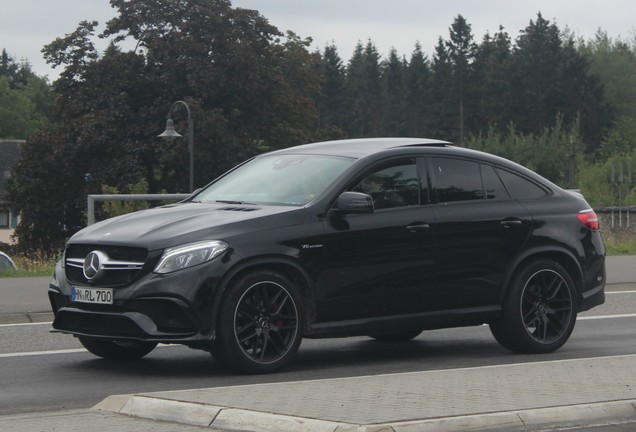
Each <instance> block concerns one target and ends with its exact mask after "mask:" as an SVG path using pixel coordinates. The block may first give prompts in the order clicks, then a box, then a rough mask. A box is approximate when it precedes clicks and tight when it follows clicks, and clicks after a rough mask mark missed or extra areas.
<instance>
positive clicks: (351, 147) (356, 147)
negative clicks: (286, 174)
mask: <svg viewBox="0 0 636 432" xmlns="http://www.w3.org/2000/svg"><path fill="white" fill-rule="evenodd" d="M448 144H450V143H449V142H446V141H440V140H433V139H428V138H358V139H348V140H336V141H323V142H318V143H313V144H305V145H300V146H296V147H289V148H286V149H283V150H278V151H276V152H274V153H276V154H282V153H286V154H299V153H301V154H325V155H331V156H348V157H355V158H360V157H363V156H367V155H370V154H373V153H377V152H379V151H383V150H389V149H393V148H398V147H413V146H436V147H444V146H446V145H448Z"/></svg>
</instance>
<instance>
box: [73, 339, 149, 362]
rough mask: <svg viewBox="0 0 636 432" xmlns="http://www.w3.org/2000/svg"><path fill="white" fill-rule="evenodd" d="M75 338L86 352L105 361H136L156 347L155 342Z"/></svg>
mask: <svg viewBox="0 0 636 432" xmlns="http://www.w3.org/2000/svg"><path fill="white" fill-rule="evenodd" d="M77 338H78V339H79V341H80V343H81V344H82V345H83V346H84V348H86V349H87V350H88V352H90V353H91V354H94V355H96V356H97V357H102V358H104V359H107V360H137V359H139V358H142V357H143V356H145V355H146V354H148V353H150V352H151V351H152V350H154V349H155V347H156V346H157V343H156V342H143V341H133V340H130V341H128V340H126V341H124V340H122V341H114V340H108V339H95V338H89V337H85V336H78V337H77Z"/></svg>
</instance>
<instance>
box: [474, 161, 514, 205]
mask: <svg viewBox="0 0 636 432" xmlns="http://www.w3.org/2000/svg"><path fill="white" fill-rule="evenodd" d="M481 174H482V176H483V179H484V189H486V199H489V200H490V199H510V195H508V192H507V191H506V188H505V187H504V185H503V183H502V182H501V179H500V178H499V176H498V175H497V173H496V172H495V169H494V168H493V167H492V166H490V165H482V166H481Z"/></svg>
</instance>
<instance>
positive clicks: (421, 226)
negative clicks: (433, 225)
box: [406, 223, 429, 232]
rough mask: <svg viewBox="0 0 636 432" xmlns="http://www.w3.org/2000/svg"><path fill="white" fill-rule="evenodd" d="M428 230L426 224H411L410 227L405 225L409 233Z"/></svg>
mask: <svg viewBox="0 0 636 432" xmlns="http://www.w3.org/2000/svg"><path fill="white" fill-rule="evenodd" d="M428 228H429V226H428V224H427V223H422V224H421V223H415V224H411V225H407V226H406V229H407V230H409V231H413V232H415V231H424V230H427V229H428Z"/></svg>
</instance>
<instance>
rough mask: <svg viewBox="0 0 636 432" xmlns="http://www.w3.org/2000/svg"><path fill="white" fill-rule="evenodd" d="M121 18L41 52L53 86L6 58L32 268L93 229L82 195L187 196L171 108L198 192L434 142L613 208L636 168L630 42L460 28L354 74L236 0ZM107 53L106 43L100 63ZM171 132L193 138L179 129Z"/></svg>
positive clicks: (0, 131) (542, 29) (4, 74)
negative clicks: (617, 175) (354, 150)
mask: <svg viewBox="0 0 636 432" xmlns="http://www.w3.org/2000/svg"><path fill="white" fill-rule="evenodd" d="M110 3H111V5H112V6H113V8H115V9H116V10H117V16H116V18H114V19H112V20H111V21H109V22H108V23H107V26H106V30H105V31H104V32H103V33H102V34H100V35H96V34H95V28H96V26H97V23H96V22H94V21H83V22H81V23H79V24H78V27H77V29H76V30H75V31H74V32H73V33H70V34H67V35H65V36H63V37H60V38H58V39H56V40H54V41H52V42H51V43H50V44H48V45H47V46H45V47H44V49H43V53H44V55H45V58H46V59H47V61H48V62H49V63H50V64H52V65H54V66H56V67H58V68H60V69H61V73H60V76H59V78H58V79H57V80H56V81H55V82H53V83H50V84H49V83H48V82H47V81H46V80H45V79H43V78H39V77H37V76H35V75H34V74H33V73H32V72H31V71H30V68H29V66H28V63H25V62H23V63H21V64H20V63H17V62H15V61H14V60H13V59H12V58H11V57H10V56H9V55H8V54H7V53H6V51H3V57H2V69H0V136H1V137H3V138H28V139H27V142H26V145H25V147H24V151H23V155H22V160H21V161H20V162H19V163H18V165H17V166H16V167H15V169H14V171H13V173H12V175H11V178H10V181H9V182H8V185H7V186H8V188H9V190H10V197H9V198H10V200H11V204H12V205H13V206H14V207H15V208H16V209H19V210H20V211H21V214H22V220H21V224H20V225H19V228H18V230H17V234H16V235H17V240H19V247H20V248H21V249H22V250H23V251H36V250H37V251H39V253H50V254H55V253H58V251H59V250H60V249H61V248H62V247H63V244H64V242H65V240H66V239H67V238H68V237H69V236H70V235H72V234H73V233H74V232H76V231H77V230H79V229H80V228H82V227H83V226H84V225H85V223H86V219H85V217H86V216H85V208H86V195H87V194H90V193H101V192H102V191H103V190H111V191H112V190H117V191H121V192H131V191H134V190H144V191H147V192H150V193H157V192H160V191H168V192H171V193H176V192H186V191H187V188H188V186H187V185H188V175H189V173H188V169H187V166H188V162H187V157H188V154H187V150H186V147H185V144H184V143H183V142H181V143H179V142H177V143H166V142H162V141H161V140H159V139H158V138H157V137H156V136H157V134H158V133H160V132H161V131H162V130H163V127H164V124H165V117H166V114H167V111H168V109H169V107H170V106H171V104H172V103H173V102H174V101H176V100H184V101H186V102H187V103H188V105H189V106H190V108H191V111H192V115H193V118H194V124H195V187H200V186H203V185H204V184H206V183H207V182H209V181H210V180H212V179H214V178H215V177H216V176H218V175H219V174H221V173H223V172H224V171H225V170H227V169H228V168H230V167H231V166H233V165H234V164H236V163H238V162H240V161H242V160H244V159H245V158H248V157H250V156H252V155H254V154H257V153H259V152H263V151H267V150H272V149H277V148H284V147H288V146H292V145H297V144H302V143H306V142H311V141H318V140H326V139H340V138H347V137H370V136H424V137H431V138H439V139H445V140H449V141H452V142H454V143H455V144H456V145H461V146H468V147H473V148H477V149H480V150H485V151H488V152H492V153H496V154H499V155H502V156H504V157H507V158H509V159H512V160H515V161H517V162H520V163H522V164H524V165H526V166H528V167H529V168H531V169H533V170H536V171H538V172H539V173H540V174H542V175H544V176H546V177H547V178H549V179H550V180H552V181H554V182H556V183H558V184H560V185H562V186H566V187H572V188H580V189H581V190H582V191H583V192H584V194H585V195H586V197H587V198H588V199H589V200H590V202H591V203H592V204H593V205H600V206H604V205H611V203H609V204H608V197H609V196H610V192H612V191H611V190H608V188H609V189H611V188H612V185H611V181H610V180H609V179H610V170H611V167H612V165H613V164H614V165H616V164H617V163H618V161H621V163H624V164H627V162H629V163H631V161H633V160H634V157H635V155H634V149H635V148H636V147H635V146H634V140H635V139H636V46H635V42H634V40H624V39H612V38H611V37H609V36H608V35H607V33H605V32H603V31H601V30H599V32H598V34H597V35H596V37H595V38H593V39H592V40H582V39H580V38H577V37H576V35H575V34H572V33H570V32H569V31H568V30H565V31H563V30H561V29H559V28H558V26H557V25H556V24H554V23H551V22H550V21H548V20H546V19H544V18H543V17H542V16H541V14H540V13H538V14H537V16H536V17H535V18H533V19H530V20H529V24H528V26H527V27H526V28H525V29H524V30H523V31H521V32H520V33H519V35H517V36H516V37H514V38H513V37H512V36H511V35H509V34H508V33H506V32H505V31H504V30H503V28H500V30H499V31H498V32H496V33H494V34H486V35H485V36H484V37H483V39H482V40H481V41H475V40H474V38H473V35H472V32H471V26H470V24H469V22H468V21H467V20H466V19H465V18H464V17H463V16H461V15H458V16H457V17H456V18H455V20H454V22H453V23H451V25H450V27H449V34H448V37H447V38H443V37H440V38H439V40H438V43H437V45H436V46H435V47H433V50H432V52H433V55H432V56H431V57H430V58H429V56H428V55H426V54H425V53H424V50H423V48H422V47H421V46H420V45H419V44H414V49H413V51H412V52H411V53H410V54H409V55H401V54H399V53H397V52H396V51H395V50H392V51H391V52H389V53H388V55H387V56H386V57H383V56H382V55H381V54H380V53H379V52H378V51H377V49H376V48H375V45H374V43H373V42H372V41H371V40H369V41H367V42H366V43H359V44H358V45H357V46H356V47H355V50H354V53H353V55H352V57H351V58H350V59H349V60H347V61H346V62H345V60H343V59H342V58H340V56H339V54H338V48H337V47H336V46H333V45H329V46H325V47H324V49H322V50H320V51H310V49H309V46H310V43H311V40H310V39H301V38H299V37H298V36H297V35H295V34H294V33H292V32H288V33H287V34H285V35H283V34H282V33H281V32H280V31H279V30H278V29H277V28H275V27H273V26H272V25H270V24H269V22H268V21H267V19H266V17H263V16H261V15H260V14H259V13H258V12H257V11H253V10H247V9H241V8H233V7H232V5H231V2H230V1H229V0H175V1H171V2H166V1H165V0H111V1H110ZM96 37H102V38H107V39H109V40H110V41H111V43H110V46H109V47H108V49H106V50H105V51H104V52H101V53H100V52H97V50H96V49H95V47H94V44H93V41H94V40H95V38H96ZM124 40H127V41H131V40H132V41H134V42H136V44H135V48H134V49H132V50H124V49H123V48H122V42H123V41H124ZM126 46H130V45H129V44H128V43H127V44H126ZM3 113H4V114H5V115H2V114H3ZM173 118H174V120H175V127H176V129H177V130H180V131H185V130H186V124H185V121H186V116H185V112H184V111H183V110H179V109H177V110H176V111H175V112H174V115H173ZM7 119H8V120H7ZM625 166H627V165H625ZM626 193H628V194H629V195H627V196H631V194H632V191H631V184H630V185H628V190H627V192H626ZM104 211H105V212H107V213H112V212H116V211H119V210H117V209H106V210H104ZM104 215H105V214H104Z"/></svg>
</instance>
